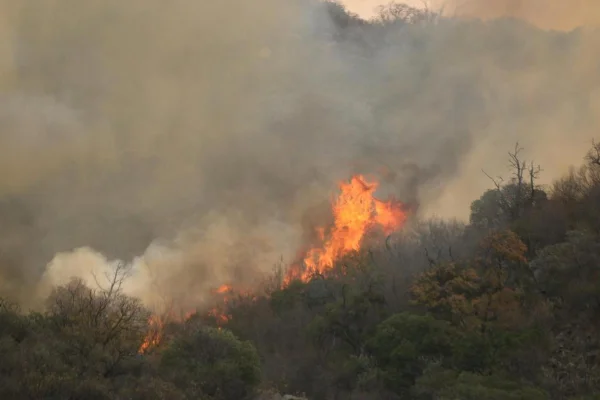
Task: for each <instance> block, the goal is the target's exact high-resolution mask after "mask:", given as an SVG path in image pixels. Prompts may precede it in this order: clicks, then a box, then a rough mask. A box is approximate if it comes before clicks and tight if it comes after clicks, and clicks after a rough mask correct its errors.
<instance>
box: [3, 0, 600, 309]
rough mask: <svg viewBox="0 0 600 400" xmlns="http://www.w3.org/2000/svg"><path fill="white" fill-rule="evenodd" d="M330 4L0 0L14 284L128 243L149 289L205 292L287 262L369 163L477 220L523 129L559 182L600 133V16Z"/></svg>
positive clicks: (8, 282)
mask: <svg viewBox="0 0 600 400" xmlns="http://www.w3.org/2000/svg"><path fill="white" fill-rule="evenodd" d="M328 10H329V8H328V7H325V6H324V5H323V4H322V3H318V2H315V1H310V0H257V1H253V2H247V1H242V0H220V1H217V2H209V1H202V0H198V1H190V0H173V1H170V2H164V1H162V0H131V1H127V2H124V1H121V0H87V1H85V2H84V1H80V0H60V1H43V0H21V1H19V2H15V1H11V0H4V1H2V0H0V18H2V20H1V21H0V40H1V42H0V52H1V53H0V60H1V64H0V76H1V77H2V81H1V82H0V83H1V84H2V89H3V90H2V95H1V96H0V172H1V173H0V226H1V229H2V231H1V232H0V264H1V265H2V268H1V270H0V291H1V292H2V293H8V294H9V295H16V296H19V297H21V298H22V299H31V298H34V297H35V296H32V295H31V290H33V289H32V288H37V289H36V290H38V289H39V290H42V289H43V288H45V287H47V286H48V285H50V284H56V283H60V282H63V281H64V280H65V279H68V278H69V277H70V276H72V275H80V276H84V277H87V279H90V282H91V278H90V277H91V276H92V275H91V272H92V271H93V270H95V271H96V273H95V275H96V276H97V274H98V273H101V270H103V269H104V268H106V267H107V265H109V264H110V263H111V261H110V260H116V259H122V260H125V261H126V262H130V261H131V263H132V264H131V265H132V266H133V272H132V273H134V274H135V277H133V278H132V279H131V283H130V285H131V287H130V290H131V292H132V293H135V294H136V295H139V296H141V297H142V298H144V299H145V300H146V301H148V302H149V303H150V302H155V301H158V297H157V296H158V294H159V293H160V294H161V295H166V296H167V297H178V296H179V297H181V298H183V299H186V301H193V302H196V301H201V300H202V297H203V296H204V294H205V293H206V291H207V288H209V287H212V286H215V285H219V284H221V283H223V282H226V281H228V280H232V279H236V280H249V279H252V278H254V277H256V276H257V272H258V271H263V272H264V271H269V269H270V268H271V266H272V265H273V263H274V262H276V261H277V260H278V259H279V258H280V257H284V259H289V257H291V256H293V255H294V252H295V251H296V249H297V246H298V245H299V244H300V243H301V240H302V236H303V227H304V224H305V221H306V219H307V216H309V214H310V210H312V209H314V208H315V207H319V206H320V205H321V204H322V203H323V202H324V201H327V200H328V197H329V193H330V192H331V190H333V189H335V184H336V182H337V181H338V180H341V179H347V178H349V176H350V175H351V174H353V173H356V172H360V173H376V172H379V171H382V170H385V171H387V172H386V174H384V175H385V176H384V177H383V178H384V181H385V182H384V185H383V187H382V189H383V190H385V191H386V192H392V193H395V194H396V195H397V196H398V197H399V198H400V199H403V200H405V201H407V202H418V203H420V207H421V208H420V209H421V210H424V212H427V213H436V214H438V215H442V216H449V215H452V216H459V217H464V216H465V215H466V212H467V211H468V204H469V201H470V200H473V198H474V197H476V196H478V195H479V193H480V192H481V190H482V189H483V188H484V187H485V186H486V185H488V182H487V181H486V177H485V176H484V175H483V174H481V172H480V171H481V168H483V167H485V168H486V169H487V170H489V171H490V172H493V173H502V172H504V166H505V165H504V159H505V157H504V154H505V151H506V150H508V149H510V148H511V147H512V145H513V144H514V142H515V141H516V140H520V141H521V142H522V143H523V145H524V146H525V147H526V148H527V150H528V155H530V156H531V157H533V158H535V160H536V161H538V162H540V163H542V164H543V165H544V167H545V173H546V176H547V177H548V176H552V175H553V174H558V173H561V172H563V171H564V170H565V169H566V167H567V166H568V165H570V164H573V163H578V162H579V159H580V158H581V155H582V154H583V153H584V149H586V148H587V146H588V145H589V143H590V140H591V138H592V137H593V135H594V134H595V133H596V132H597V129H596V128H597V127H598V117H597V116H598V115H600V113H599V112H598V111H600V90H599V89H600V76H599V74H598V72H597V65H598V61H599V60H600V54H598V49H599V48H600V47H599V46H598V39H599V38H600V35H598V34H597V33H596V32H588V31H585V30H579V31H575V32H571V33H549V32H546V31H542V30H539V29H537V28H534V27H532V26H528V25H526V24H524V23H519V22H514V21H498V22H490V23H482V22H475V21H466V22H459V21H457V20H440V21H438V22H437V23H427V24H425V25H414V26H405V25H403V24H396V25H394V26H387V27H383V26H376V25H368V26H364V25H360V24H357V25H356V26H355V25H351V26H346V27H342V26H341V25H343V24H340V20H339V19H335V18H333V19H332V13H331V12H329V11H328ZM74 249H78V250H75V251H73V250H74ZM40 279H41V283H40ZM40 288H42V289H40ZM42 291H43V290H42Z"/></svg>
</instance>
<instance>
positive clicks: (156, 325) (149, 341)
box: [138, 315, 165, 354]
mask: <svg viewBox="0 0 600 400" xmlns="http://www.w3.org/2000/svg"><path fill="white" fill-rule="evenodd" d="M164 325H165V324H164V321H163V320H162V319H161V318H160V317H159V316H157V315H152V316H151V317H150V319H149V320H148V326H149V328H150V329H149V330H148V333H147V334H146V337H144V341H143V342H142V344H141V346H140V348H139V350H138V353H140V354H144V353H146V352H147V351H148V350H150V349H151V348H154V347H156V346H158V345H159V343H160V341H161V340H162V335H163V328H164Z"/></svg>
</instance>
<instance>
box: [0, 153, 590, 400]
mask: <svg viewBox="0 0 600 400" xmlns="http://www.w3.org/2000/svg"><path fill="white" fill-rule="evenodd" d="M519 150H520V149H519V148H518V147H517V148H516V150H515V151H514V152H511V153H510V157H511V159H512V160H513V161H514V163H513V164H512V166H513V168H514V170H515V176H514V177H513V179H511V180H510V181H509V182H508V183H506V184H501V183H498V184H497V185H496V188H495V189H493V190H491V191H487V192H486V193H484V194H483V195H482V196H481V197H480V198H479V199H478V200H475V201H474V202H473V204H472V207H471V209H472V213H471V219H470V223H469V224H466V225H463V224H460V223H458V222H444V221H428V222H427V223H420V224H417V225H415V226H413V227H408V228H406V229H405V230H404V231H403V232H401V233H400V234H399V236H398V237H395V238H394V237H390V238H388V240H385V241H383V242H384V244H382V245H381V246H380V247H379V248H371V249H364V250H363V251H362V252H360V253H356V254H353V255H352V256H350V257H348V258H346V259H344V260H341V262H340V263H339V265H338V266H337V267H336V268H334V269H333V270H332V271H331V273H330V274H328V275H326V276H315V277H314V278H313V279H312V280H310V281H308V282H300V281H294V282H291V283H290V284H288V285H281V284H279V285H275V286H272V287H271V289H270V290H268V291H267V292H266V293H265V294H263V295H256V294H255V295H252V296H248V295H240V296H238V298H237V299H231V300H230V301H229V302H228V303H227V305H226V307H227V310H226V311H227V315H228V316H229V317H230V318H228V319H227V321H226V322H223V321H220V322H219V324H220V325H221V326H219V327H217V320H215V319H214V318H212V319H211V317H210V316H207V315H200V314H198V315H196V316H194V317H192V318H189V319H187V320H186V321H185V322H175V323H171V324H170V325H168V326H166V327H164V332H163V334H164V336H163V337H162V340H161V341H160V344H159V345H158V346H156V347H153V348H151V349H150V351H147V352H140V346H141V345H142V343H143V341H144V340H145V338H146V335H147V333H148V331H149V328H150V327H149V321H150V320H149V318H150V314H149V313H148V311H147V310H145V309H144V307H143V306H142V305H141V304H140V303H139V301H138V300H136V299H133V298H129V297H127V296H125V295H124V294H123V293H122V291H121V283H122V282H123V280H124V279H126V271H124V270H122V267H117V268H116V270H115V274H114V276H112V277H109V278H110V279H109V282H110V285H108V286H107V287H102V285H99V286H98V288H96V289H93V288H89V287H87V286H85V285H84V284H83V283H82V282H81V281H78V280H73V281H71V282H70V283H69V284H68V285H65V286H61V287H57V288H55V289H54V291H53V292H52V294H51V295H50V296H49V298H48V300H47V303H46V308H45V310H44V311H43V312H41V313H35V312H30V313H23V312H22V311H21V310H20V309H19V307H18V306H17V305H15V304H11V303H10V302H8V301H6V300H3V301H2V302H0V354H2V363H0V397H2V398H6V399H24V398H32V399H207V400H208V399H215V400H216V399H219V400H230V399H231V400H233V399H250V398H253V396H255V395H256V394H257V391H258V390H259V389H266V388H269V389H275V390H277V391H280V392H288V393H304V394H306V395H307V396H308V397H309V398H311V399H340V398H351V399H415V400H417V399H418V400H421V399H422V400H434V399H457V398H460V399H474V400H475V399H507V400H509V399H573V400H576V399H592V398H593V397H590V396H593V395H594V393H598V392H599V391H600V358H599V357H598V351H599V349H600V342H599V339H598V338H599V337H600V324H598V321H600V318H599V317H600V284H599V283H598V282H599V277H600V276H599V275H600V269H599V266H600V240H599V235H600V218H598V204H600V161H599V160H598V153H599V152H600V146H599V145H598V144H595V145H594V146H593V148H592V150H591V151H590V153H589V154H588V156H587V158H586V161H585V164H584V165H583V166H582V167H580V168H579V169H578V170H577V171H573V172H571V173H570V174H569V175H567V176H565V177H563V178H562V179H559V180H558V181H556V182H555V183H554V184H553V185H552V186H551V187H549V188H545V189H544V188H541V187H539V186H538V185H537V183H536V179H537V174H536V173H534V170H535V169H534V168H532V167H529V169H528V168H526V167H525V165H526V164H525V163H524V162H523V161H522V160H521V159H520V154H519ZM526 173H528V174H526ZM524 176H528V177H529V179H528V180H526V179H524Z"/></svg>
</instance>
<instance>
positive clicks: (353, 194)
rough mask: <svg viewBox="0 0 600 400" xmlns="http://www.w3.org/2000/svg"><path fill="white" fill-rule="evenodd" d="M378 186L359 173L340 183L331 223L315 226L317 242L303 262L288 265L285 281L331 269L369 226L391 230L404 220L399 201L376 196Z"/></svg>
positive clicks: (356, 245) (358, 243) (359, 242)
mask: <svg viewBox="0 0 600 400" xmlns="http://www.w3.org/2000/svg"><path fill="white" fill-rule="evenodd" d="M378 186H379V184H378V183H377V182H368V181H367V180H366V179H365V178H364V177H363V176H361V175H357V176H354V177H352V178H351V179H350V181H349V182H342V183H341V184H340V191H341V193H340V195H339V196H338V197H337V199H335V200H334V201H333V202H332V212H333V217H334V222H333V225H332V226H331V228H330V229H329V230H328V232H326V229H325V228H324V227H319V228H317V235H318V238H319V241H320V244H319V245H318V246H316V247H313V248H311V249H309V250H308V251H307V252H306V255H305V257H304V260H303V266H302V265H294V266H292V267H291V268H290V270H289V271H288V275H287V276H286V280H285V281H286V283H289V282H290V281H291V280H293V279H300V280H302V281H307V280H309V279H310V277H311V276H313V275H314V274H323V273H324V272H326V271H327V270H329V269H331V268H332V267H333V266H334V264H335V262H336V261H337V260H339V259H341V258H342V257H344V256H345V255H347V254H348V253H350V252H352V251H355V250H359V249H360V247H361V245H362V242H363V239H364V237H365V234H366V233H367V232H368V231H369V230H371V229H374V228H377V227H378V228H380V229H382V230H383V232H384V233H385V234H390V233H391V232H393V231H395V230H397V229H398V228H400V227H401V226H402V225H403V224H404V222H405V221H406V213H405V211H404V208H403V206H402V204H401V203H400V202H398V201H395V200H393V199H392V200H389V201H386V202H384V201H381V200H379V199H377V198H375V196H374V194H375V191H376V190H377V187H378Z"/></svg>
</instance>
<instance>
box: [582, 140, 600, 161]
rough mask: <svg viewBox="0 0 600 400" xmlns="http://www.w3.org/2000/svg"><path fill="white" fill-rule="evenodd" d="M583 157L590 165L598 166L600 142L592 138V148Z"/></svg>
mask: <svg viewBox="0 0 600 400" xmlns="http://www.w3.org/2000/svg"><path fill="white" fill-rule="evenodd" d="M585 159H586V160H587V162H589V163H590V164H592V165H598V166H600V143H598V142H596V141H595V140H592V148H591V150H590V151H589V152H588V154H587V155H586V157H585Z"/></svg>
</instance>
